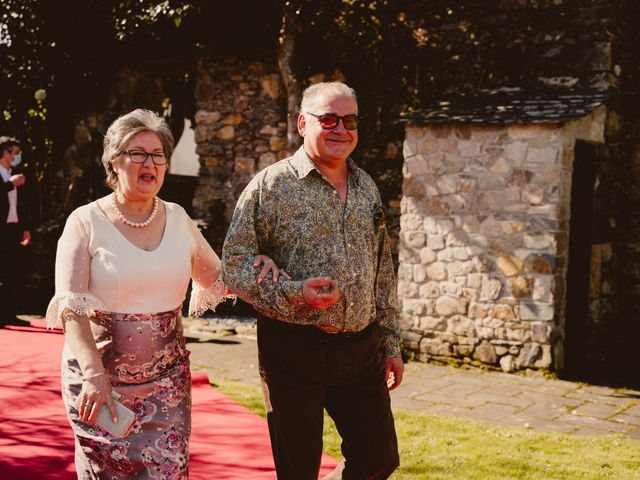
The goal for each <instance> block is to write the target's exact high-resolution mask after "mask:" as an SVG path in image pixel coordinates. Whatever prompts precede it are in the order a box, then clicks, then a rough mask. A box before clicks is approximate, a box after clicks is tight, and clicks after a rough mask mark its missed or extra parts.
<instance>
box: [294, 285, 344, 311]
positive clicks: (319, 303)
mask: <svg viewBox="0 0 640 480" xmlns="http://www.w3.org/2000/svg"><path fill="white" fill-rule="evenodd" d="M339 295H340V289H339V288H338V282H337V281H335V280H333V279H332V278H331V277H314V278H307V279H306V280H305V281H304V282H302V298H303V299H304V303H306V304H307V305H309V306H311V307H313V308H317V309H318V310H324V309H325V308H329V307H330V306H331V305H333V304H334V303H336V302H337V301H338V296H339Z"/></svg>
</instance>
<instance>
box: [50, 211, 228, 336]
mask: <svg viewBox="0 0 640 480" xmlns="http://www.w3.org/2000/svg"><path fill="white" fill-rule="evenodd" d="M164 205H165V207H166V212H167V215H166V226H165V230H164V235H163V237H162V240H161V242H160V245H159V246H158V247H157V248H156V249H155V250H153V251H145V250H142V249H140V248H138V247H136V246H135V245H134V244H133V243H131V242H130V241H129V240H127V239H126V238H125V237H124V235H122V233H120V231H119V230H118V229H117V228H116V227H115V225H113V224H112V223H111V221H110V220H109V219H108V218H107V216H106V215H105V213H104V212H103V211H102V210H101V209H100V207H98V204H97V203H96V202H92V203H90V204H88V205H84V206H82V207H80V208H78V209H76V210H75V211H74V212H73V213H72V214H71V215H70V216H69V218H68V219H67V223H66V225H65V228H64V231H63V233H62V236H61V237H60V240H59V241H58V250H57V254H56V270H55V282H56V292H55V296H54V297H53V299H52V300H51V302H50V303H49V307H48V308H47V325H48V326H49V327H51V328H53V327H54V326H55V325H57V323H58V321H59V320H60V318H61V315H62V312H63V311H64V310H65V309H69V310H71V311H73V312H75V313H77V314H79V315H88V316H93V315H95V312H96V311H107V312H117V313H157V312H164V311H168V310H173V309H174V308H176V307H178V306H179V305H181V304H182V301H183V300H184V298H185V295H186V292H187V287H188V285H189V279H190V278H191V279H193V288H192V294H191V299H190V303H189V313H190V314H194V315H201V314H202V313H204V312H205V311H206V310H207V309H209V308H211V309H214V308H215V307H216V306H217V305H218V303H220V302H221V301H223V300H224V299H226V298H229V297H234V296H233V295H232V294H230V292H229V291H228V289H227V287H226V286H225V285H224V284H223V283H222V281H221V280H220V279H219V275H220V260H219V258H218V256H217V255H216V254H215V252H214V251H213V249H212V248H211V246H210V245H209V243H208V242H207V241H206V240H205V239H204V237H203V236H202V234H201V233H200V231H199V230H198V228H197V227H196V226H195V225H194V223H193V221H192V220H191V218H190V217H189V216H188V215H187V213H186V212H185V210H184V209H183V208H182V207H181V206H179V205H177V204H175V203H169V202H164Z"/></svg>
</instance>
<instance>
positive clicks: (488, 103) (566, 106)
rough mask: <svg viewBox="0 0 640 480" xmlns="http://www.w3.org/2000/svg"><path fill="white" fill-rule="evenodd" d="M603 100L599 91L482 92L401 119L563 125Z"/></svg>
mask: <svg viewBox="0 0 640 480" xmlns="http://www.w3.org/2000/svg"><path fill="white" fill-rule="evenodd" d="M606 99H607V91H606V90H603V89H582V90H571V91H568V90H562V91H553V90H550V91H539V92H531V91H525V90H522V89H519V88H503V89H499V90H484V91H479V92H477V93H475V94H468V95H462V94H461V95H456V96H451V97H448V98H446V99H444V100H441V101H439V102H437V103H436V104H434V105H431V106H428V107H426V108H424V109H421V110H416V111H413V112H410V113H407V114H405V115H403V117H402V119H401V121H402V122H412V123H418V124H420V123H482V124H487V123H500V124H503V123H564V122H567V121H570V120H575V119H578V118H581V117H584V116H586V115H589V114H590V113H591V112H592V111H593V110H594V109H595V108H596V107H598V106H599V105H602V104H603V103H604V102H605V100H606Z"/></svg>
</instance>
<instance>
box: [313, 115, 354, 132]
mask: <svg viewBox="0 0 640 480" xmlns="http://www.w3.org/2000/svg"><path fill="white" fill-rule="evenodd" d="M307 113H308V114H309V115H311V116H312V117H316V118H317V119H318V121H319V122H320V126H321V127H322V129H323V130H333V129H334V128H336V127H337V126H338V122H339V121H340V120H342V125H344V128H346V129H347V130H355V129H356V128H358V122H359V121H360V118H359V117H358V116H357V115H353V114H351V115H344V116H342V117H341V116H340V115H336V114H335V113H325V114H323V115H316V114H315V113H311V112H307Z"/></svg>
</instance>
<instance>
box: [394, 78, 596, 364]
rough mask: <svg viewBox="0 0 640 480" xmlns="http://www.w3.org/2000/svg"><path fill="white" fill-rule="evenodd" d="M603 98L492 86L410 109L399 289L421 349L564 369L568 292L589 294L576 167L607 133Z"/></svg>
mask: <svg viewBox="0 0 640 480" xmlns="http://www.w3.org/2000/svg"><path fill="white" fill-rule="evenodd" d="M603 101H604V94H603V93H602V92H600V91H598V90H594V91H592V92H582V93H572V94H564V95H557V96H550V95H549V94H547V95H533V94H527V93H526V92H521V91H513V90H512V91H502V92H485V93H481V94H477V95H474V96H472V97H468V96H461V97H459V98H458V99H457V100H452V101H451V102H441V103H440V105H439V109H432V110H430V111H427V112H417V113H414V114H412V115H410V116H408V117H407V120H408V124H407V127H406V139H405V142H404V157H405V165H404V171H403V173H404V185H403V199H402V217H401V235H400V267H399V271H398V278H399V284H398V292H399V298H400V301H401V304H402V312H403V334H404V340H405V347H406V348H408V349H409V350H412V351H414V352H415V353H416V354H417V356H418V358H420V359H421V360H428V359H433V358H440V359H442V358H443V357H453V358H460V359H466V361H469V360H470V359H473V360H475V361H477V362H480V363H483V364H488V365H495V366H497V365H499V366H500V367H501V368H502V369H503V370H504V371H507V372H509V371H512V370H514V369H516V368H528V367H537V368H545V369H555V370H557V369H561V368H562V367H563V358H564V355H563V351H564V340H565V338H566V337H565V333H566V330H567V325H566V322H565V318H566V316H565V309H566V305H567V301H566V299H567V296H566V293H567V292H569V293H570V294H571V295H574V294H577V295H580V294H584V288H583V286H581V285H575V286H574V285H573V284H571V285H568V284H567V271H568V265H569V264H570V261H569V258H570V255H571V253H572V252H570V251H569V242H568V239H569V233H570V231H573V228H580V227H581V225H575V226H574V225H570V220H571V218H573V217H576V215H572V213H571V212H572V208H573V209H576V208H584V205H577V204H576V201H575V198H574V199H572V191H571V186H572V171H574V167H576V166H577V165H578V164H580V165H581V164H582V163H583V162H588V161H589V158H588V157H589V146H588V145H589V144H593V143H603V142H604V127H605V107H604V105H603ZM583 157H584V158H583ZM581 169H582V167H580V171H578V169H577V167H576V168H575V173H577V174H580V175H582V171H581ZM591 194H593V191H592V192H591ZM587 198H588V195H587ZM581 260H583V259H581ZM587 261H588V259H587ZM580 280H581V279H577V280H576V282H578V283H579V281H580ZM587 280H588V277H587Z"/></svg>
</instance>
